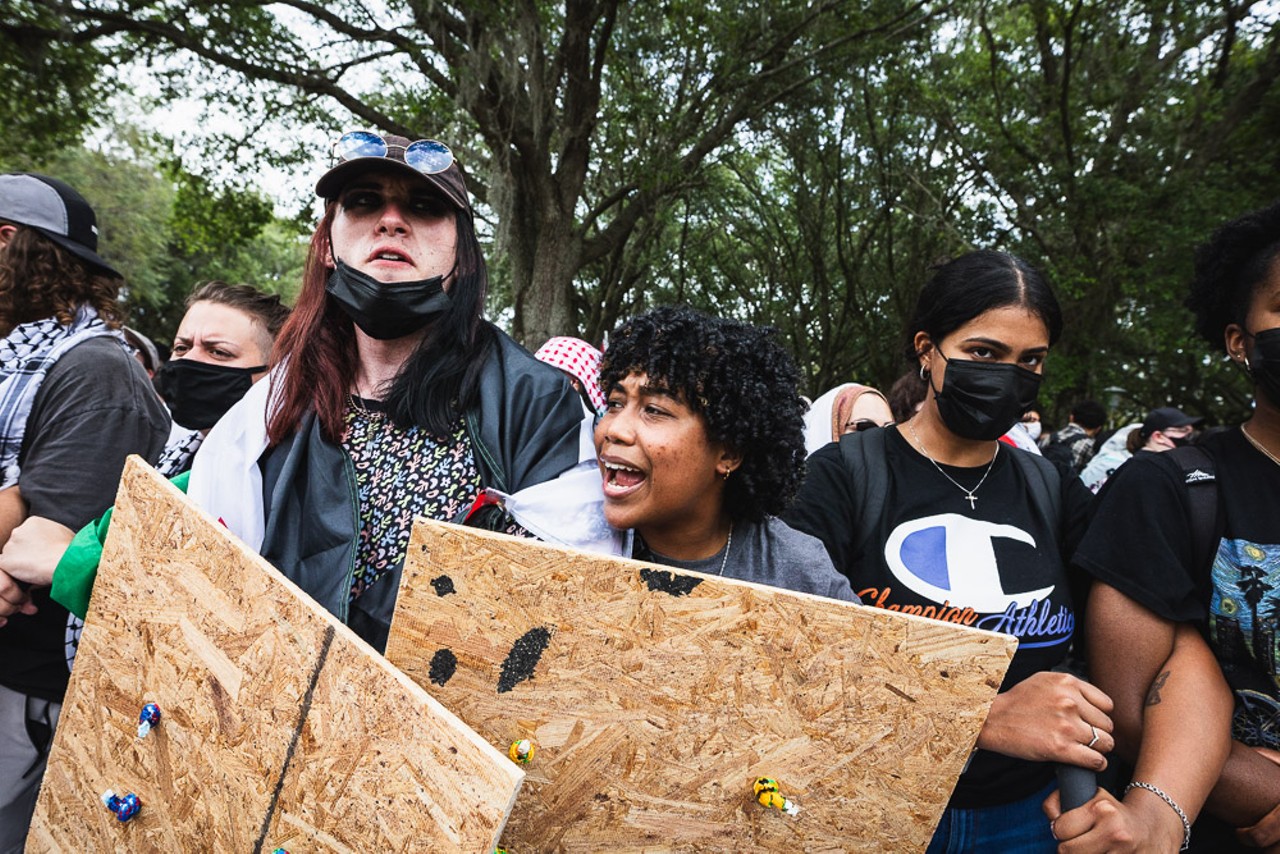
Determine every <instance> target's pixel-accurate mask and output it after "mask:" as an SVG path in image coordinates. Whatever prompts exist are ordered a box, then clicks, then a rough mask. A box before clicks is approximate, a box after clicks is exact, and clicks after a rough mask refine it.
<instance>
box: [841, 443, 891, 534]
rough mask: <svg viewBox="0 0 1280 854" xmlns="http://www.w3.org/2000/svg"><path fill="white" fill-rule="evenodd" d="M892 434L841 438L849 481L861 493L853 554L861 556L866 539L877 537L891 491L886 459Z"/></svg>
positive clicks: (855, 516) (843, 459)
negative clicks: (881, 515) (881, 517)
mask: <svg viewBox="0 0 1280 854" xmlns="http://www.w3.org/2000/svg"><path fill="white" fill-rule="evenodd" d="M888 441H889V431H888V429H887V428H881V429H879V430H859V431H857V432H855V433H845V434H844V435H843V436H841V437H840V459H841V460H842V461H843V462H844V467H845V471H847V472H848V473H849V482H850V483H852V484H853V488H854V489H855V490H857V494H858V512H857V513H854V514H853V518H855V519H857V520H858V521H857V524H858V530H856V531H854V532H853V538H852V540H853V553H854V554H862V553H863V551H864V546H865V545H866V543H867V540H868V539H870V538H871V537H873V536H875V534H876V528H877V526H878V525H879V523H880V514H881V513H882V512H883V511H884V502H885V496H886V494H887V493H888V492H889V463H888V461H887V460H885V450H886V448H887V446H888Z"/></svg>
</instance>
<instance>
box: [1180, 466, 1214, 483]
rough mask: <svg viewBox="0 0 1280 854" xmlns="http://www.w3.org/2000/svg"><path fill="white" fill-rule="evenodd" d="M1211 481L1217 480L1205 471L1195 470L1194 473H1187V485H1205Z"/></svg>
mask: <svg viewBox="0 0 1280 854" xmlns="http://www.w3.org/2000/svg"><path fill="white" fill-rule="evenodd" d="M1211 480H1217V478H1215V477H1214V476H1213V475H1212V474H1210V473H1209V472H1207V471H1201V470H1200V469H1196V470H1195V471H1189V472H1187V483H1205V482H1207V481H1211Z"/></svg>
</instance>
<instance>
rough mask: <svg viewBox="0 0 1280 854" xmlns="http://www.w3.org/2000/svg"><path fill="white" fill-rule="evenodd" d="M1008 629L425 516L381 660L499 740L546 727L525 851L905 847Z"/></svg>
mask: <svg viewBox="0 0 1280 854" xmlns="http://www.w3.org/2000/svg"><path fill="white" fill-rule="evenodd" d="M543 642H545V647H544V648H542V649H541V652H539V649H540V647H542V644H543ZM1015 645H1016V642H1015V641H1014V640H1013V639H1012V638H1010V637H1007V636H1005V635H999V634H993V633H990V632H983V631H977V630H974V629H967V628H962V627H958V626H953V625H950V624H944V623H940V622H934V621H932V620H928V619H924V618H920V617H910V616H906V615H902V614H897V613H892V612H889V611H885V610H880V609H875V608H870V607H860V606H856V605H851V604H849V603H845V602H837V601H834V600H830V599H823V598H819V597H816V596H809V595H806V594H800V593H792V592H789V591H784V590H779V589H777V588H773V587H765V586H761V585H757V584H750V583H746V582H741V581H735V580H731V579H725V578H716V577H712V576H705V575H698V574H696V573H672V572H670V571H669V570H666V569H661V568H654V567H651V566H649V565H646V564H642V563H638V562H634V561H629V560H622V559H614V558H606V557H601V556H599V555H590V554H585V553H582V552H576V551H572V550H567V549H561V548H555V547H551V546H548V545H544V544H541V543H535V542H531V541H528V540H519V539H514V538H511V537H506V536H502V535H498V534H487V533H483V532H478V531H473V530H470V529H466V528H459V527H455V526H452V525H443V524H438V523H429V522H422V521H419V523H418V525H417V526H416V527H415V529H414V532H413V538H412V540H411V541H410V546H409V557H408V559H407V561H406V564H405V571H404V575H403V579H402V582H401V588H400V597H399V600H398V602H397V606H396V614H395V618H394V620H393V622H392V626H391V637H390V641H389V643H388V647H387V657H388V659H390V660H391V661H392V662H393V663H395V664H396V665H397V666H399V667H400V668H402V669H403V670H404V672H405V673H407V674H409V675H410V676H412V677H413V678H415V679H417V680H418V681H419V682H420V683H421V684H422V685H423V686H425V687H426V688H427V689H428V690H430V691H431V693H432V695H433V696H434V697H436V698H437V699H438V700H440V701H441V702H442V703H444V704H445V705H446V706H448V707H449V708H450V709H452V710H453V711H455V712H457V713H458V715H459V716H460V717H461V718H462V719H463V720H464V721H466V722H467V723H469V724H470V725H471V726H473V727H475V729H476V730H477V731H478V732H479V733H480V734H481V735H483V736H485V737H486V738H488V739H489V740H490V741H491V742H492V743H493V744H494V745H495V746H496V747H498V748H499V749H506V748H508V747H509V745H510V744H511V742H513V741H514V740H516V739H520V738H530V739H532V740H533V741H534V743H535V747H536V753H535V755H534V757H533V761H532V763H531V764H530V765H528V766H527V767H526V769H525V770H526V772H527V774H528V776H527V777H526V778H525V783H524V786H523V788H522V789H521V793H520V797H519V798H518V799H517V803H516V808H515V811H514V812H513V813H512V815H511V821H510V822H509V824H508V826H507V830H506V833H505V834H504V835H503V844H504V845H505V846H507V847H508V848H510V849H511V850H512V851H513V852H516V854H527V852H533V851H584V852H587V851H590V852H595V851H623V850H647V851H666V850H678V851H688V850H702V851H739V850H749V849H750V848H755V849H760V850H769V851H834V850H868V851H895V852H897V851H910V850H913V849H914V850H922V849H923V848H924V847H925V846H926V845H927V843H928V840H929V838H930V836H931V835H932V832H933V829H934V827H935V826H936V825H937V822H938V820H939V818H940V817H941V815H942V810H943V809H944V807H945V805H946V802H947V799H948V797H949V796H950V793H951V791H952V789H953V788H954V785H955V781H956V778H957V777H958V776H959V774H960V771H961V768H962V767H963V766H964V763H965V760H966V759H967V757H968V755H969V751H970V749H971V748H972V746H973V744H974V742H975V741H976V740H977V733H978V730H979V729H980V727H981V725H982V722H983V720H984V719H985V718H986V714H987V711H988V708H989V707H990V704H991V701H992V699H993V698H994V697H995V693H996V690H997V688H998V686H999V685H1000V682H1001V679H1002V678H1003V675H1004V672H1005V669H1006V668H1007V667H1008V664H1009V661H1010V659H1011V658H1012V656H1013V651H1014V647H1015ZM758 776H768V777H774V778H776V779H777V780H778V781H779V782H780V784H781V787H782V791H783V793H784V794H786V795H787V796H788V797H789V798H791V799H792V800H794V801H795V802H796V803H797V804H798V805H799V806H800V807H801V812H800V813H799V814H798V815H796V816H794V817H792V816H789V815H784V814H782V813H781V812H778V811H776V810H769V809H766V808H764V807H762V806H760V805H759V804H758V803H757V802H756V801H755V799H754V796H753V792H752V788H751V786H752V782H753V780H754V779H755V778H756V777H758Z"/></svg>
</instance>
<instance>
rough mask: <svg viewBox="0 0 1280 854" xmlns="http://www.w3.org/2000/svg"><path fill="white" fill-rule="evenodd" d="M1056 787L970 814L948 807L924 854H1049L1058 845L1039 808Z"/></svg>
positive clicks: (1049, 786) (1047, 787)
mask: <svg viewBox="0 0 1280 854" xmlns="http://www.w3.org/2000/svg"><path fill="white" fill-rule="evenodd" d="M1057 787H1058V784H1057V782H1056V781H1054V782H1051V783H1049V785H1047V786H1045V787H1044V788H1043V789H1041V790H1040V791H1039V792H1036V793H1035V794H1034V795H1031V796H1029V797H1026V798H1023V799H1022V800H1020V801H1014V802H1013V803H1011V804H1001V805H1000V806H994V807H982V808H980V809H971V810H962V809H955V808H952V807H948V808H947V811H946V812H944V813H943V814H942V821H941V822H940V823H939V824H938V829H937V830H936V831H935V832H934V834H933V840H932V841H931V842H930V843H929V848H928V849H927V852H926V854H962V852H984V854H985V852H991V854H1041V852H1048V854H1052V852H1054V851H1057V850H1058V843H1057V842H1056V841H1055V840H1054V838H1053V833H1051V832H1050V830H1049V819H1048V818H1046V817H1045V814H1044V811H1043V810H1042V809H1040V805H1041V804H1043V803H1044V799H1045V798H1047V797H1049V795H1051V794H1052V793H1053V790H1054V789H1056V788H1057Z"/></svg>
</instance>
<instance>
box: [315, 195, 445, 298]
mask: <svg viewBox="0 0 1280 854" xmlns="http://www.w3.org/2000/svg"><path fill="white" fill-rule="evenodd" d="M337 204H338V208H337V212H336V213H335V215H334V219H333V224H332V226H331V227H330V229H329V239H330V241H331V242H332V246H333V254H334V255H336V256H337V257H338V258H341V259H342V262H343V263H344V264H346V265H348V266H350V267H353V268H355V269H357V270H359V271H360V272H362V273H366V274H368V275H370V276H372V277H373V278H375V279H377V280H378V281H380V282H409V281H416V280H418V279H429V278H431V277H433V276H447V275H448V274H449V273H450V272H451V271H452V270H453V267H454V262H455V261H456V259H457V239H458V234H457V224H456V221H455V217H456V214H455V212H454V209H453V206H452V205H451V204H450V203H449V202H448V201H447V200H446V199H445V198H444V197H443V196H442V195H440V193H439V191H438V190H436V189H435V188H434V187H432V185H431V184H430V183H428V182H427V180H426V179H425V178H417V177H413V176H409V175H404V174H401V173H399V172H377V171H374V172H366V173H363V174H361V175H358V176H356V177H355V178H353V179H352V180H351V182H350V183H349V184H347V186H346V187H344V188H343V189H342V192H341V193H340V194H339V195H338V201H337ZM330 263H332V261H330ZM450 284H451V282H449V281H446V282H445V288H446V290H447V289H448V287H449V285H450Z"/></svg>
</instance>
